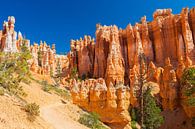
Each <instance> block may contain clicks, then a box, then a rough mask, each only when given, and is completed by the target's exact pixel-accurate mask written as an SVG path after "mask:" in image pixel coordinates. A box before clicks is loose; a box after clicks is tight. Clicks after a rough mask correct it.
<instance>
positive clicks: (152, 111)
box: [143, 89, 164, 129]
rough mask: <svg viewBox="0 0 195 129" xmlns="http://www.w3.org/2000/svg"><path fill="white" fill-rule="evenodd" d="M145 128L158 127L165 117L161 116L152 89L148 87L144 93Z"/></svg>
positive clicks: (153, 128) (155, 128) (154, 128)
mask: <svg viewBox="0 0 195 129" xmlns="http://www.w3.org/2000/svg"><path fill="white" fill-rule="evenodd" d="M143 96H144V108H143V109H144V122H143V123H144V128H146V129H157V128H159V127H160V126H161V124H162V123H163V121H164V119H163V117H162V116H161V114H160V113H161V110H160V108H159V107H158V106H157V105H156V102H155V99H154V97H153V96H152V95H151V90H150V89H147V90H146V91H145V92H144V94H143Z"/></svg>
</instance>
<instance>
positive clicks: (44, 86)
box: [40, 80, 52, 92]
mask: <svg viewBox="0 0 195 129" xmlns="http://www.w3.org/2000/svg"><path fill="white" fill-rule="evenodd" d="M40 84H41V85H42V90H43V91H45V92H50V91H51V90H52V86H51V85H49V84H48V82H47V81H45V80H44V81H42V82H41V83H40Z"/></svg>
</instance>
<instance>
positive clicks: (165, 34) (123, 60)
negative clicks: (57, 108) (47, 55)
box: [70, 8, 195, 123]
mask: <svg viewBox="0 0 195 129" xmlns="http://www.w3.org/2000/svg"><path fill="white" fill-rule="evenodd" d="M153 18H154V20H153V21H151V22H147V21H146V17H143V18H142V19H141V23H136V24H135V26H132V25H130V24H129V25H128V26H127V27H126V28H125V29H120V30H118V27H117V26H115V25H114V26H101V25H99V24H98V25H97V30H96V43H95V44H93V45H92V46H91V48H92V50H91V51H93V52H94V53H95V54H94V55H93V54H92V55H93V56H87V55H89V54H86V53H85V52H86V51H88V53H89V49H88V50H86V51H85V52H83V54H82V52H81V55H80V56H78V58H80V59H79V61H78V60H77V61H75V60H76V58H75V57H74V58H72V57H71V56H70V65H71V67H73V65H74V66H79V63H82V62H84V63H83V64H85V67H84V66H82V67H84V68H83V70H82V73H84V72H87V71H89V67H92V68H90V69H93V75H92V76H93V77H95V78H104V79H105V83H106V86H105V84H102V86H100V85H99V84H98V85H96V84H94V82H96V81H97V80H93V83H90V87H93V90H92V89H88V90H85V88H84V91H83V92H82V93H83V94H84V93H86V94H90V95H89V96H90V97H91V98H90V99H89V97H87V96H84V97H83V101H84V102H82V103H83V104H82V103H81V102H80V101H82V100H78V99H75V100H77V101H75V103H77V104H80V106H81V107H84V108H85V109H87V110H89V111H97V112H98V113H99V114H101V116H102V117H104V118H106V116H107V114H104V113H102V112H100V111H98V109H97V108H100V109H101V107H100V105H105V103H107V107H106V108H105V110H109V111H112V110H113V109H115V108H116V107H117V109H118V108H119V107H120V106H119V105H123V102H120V101H119V100H120V99H119V98H120V97H119V96H120V95H119V94H118V92H117V89H116V87H117V86H116V84H118V83H119V82H121V83H125V85H129V87H130V90H129V93H128V95H129V96H130V97H129V102H126V103H128V104H130V105H131V106H133V107H136V106H139V102H138V101H137V100H138V97H139V91H140V87H139V85H138V83H139V77H140V75H139V72H140V70H145V69H143V68H142V69H140V64H139V63H140V58H139V55H142V54H144V55H145V59H146V60H145V62H146V66H148V67H146V68H147V69H146V71H145V72H146V75H144V76H145V77H146V78H147V79H146V80H147V81H148V82H149V84H147V85H145V86H144V87H147V86H149V87H152V88H153V89H154V94H158V92H159V95H158V97H160V98H161V102H160V103H161V104H162V107H163V109H164V110H174V109H175V108H177V107H178V106H182V107H183V108H184V110H185V111H186V113H187V114H189V117H190V118H192V117H193V116H194V111H191V112H190V109H189V108H188V106H186V105H183V104H182V102H180V101H179V100H182V101H183V100H184V99H185V98H182V97H181V96H180V94H181V92H180V87H181V85H180V83H179V82H180V79H181V76H182V72H183V70H184V69H185V68H186V67H192V65H194V64H195V52H194V51H195V46H194V44H195V9H194V8H193V9H191V10H190V11H189V10H188V8H184V9H183V10H182V11H181V13H180V14H178V15H174V14H172V10H171V9H162V10H161V9H159V10H156V11H155V12H154V13H153ZM71 46H72V43H71ZM73 46H75V45H73ZM71 48H72V47H71ZM74 49H75V47H74ZM71 51H72V50H71ZM93 52H92V53H93ZM72 53H74V52H73V51H72ZM90 53H91V52H90ZM73 55H74V54H73ZM90 55H91V54H90ZM82 56H83V57H86V58H82ZM71 62H73V63H71ZM79 67H80V66H79ZM87 85H88V84H87ZM151 85H153V86H151ZM88 86H89V85H88ZM96 86H97V88H95V87H96ZM122 91H123V90H122V89H121V91H120V92H122ZM74 95H76V94H74ZM99 96H102V98H101V103H100V97H99ZM75 97H76V96H75ZM106 98H107V99H106ZM108 99H109V100H108ZM123 99H124V98H121V100H123ZM91 100H92V101H94V103H93V104H90V105H89V104H88V103H92V102H90V101H91ZM105 101H106V102H105ZM108 105H109V106H108ZM91 107H93V109H94V110H93V109H91ZM123 107H124V106H123ZM103 112H104V111H103ZM108 115H110V116H111V118H112V116H113V115H112V114H108ZM115 119H117V118H115ZM103 121H107V122H108V123H112V122H111V121H109V120H107V119H103ZM113 121H114V120H113ZM117 121H119V120H117Z"/></svg>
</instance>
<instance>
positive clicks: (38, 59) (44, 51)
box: [30, 41, 69, 76]
mask: <svg viewBox="0 0 195 129" xmlns="http://www.w3.org/2000/svg"><path fill="white" fill-rule="evenodd" d="M30 52H31V54H32V59H31V60H30V69H31V71H33V72H35V73H38V74H42V75H50V76H55V75H56V74H59V73H58V72H57V71H58V70H59V72H63V71H65V70H66V69H68V68H69V59H68V57H67V56H65V55H58V54H56V50H55V45H54V44H53V45H52V47H50V46H49V45H47V43H46V42H42V41H41V42H40V45H38V44H37V43H34V45H31V46H30Z"/></svg>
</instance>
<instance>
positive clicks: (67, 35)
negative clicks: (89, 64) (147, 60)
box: [0, 0, 195, 53]
mask: <svg viewBox="0 0 195 129" xmlns="http://www.w3.org/2000/svg"><path fill="white" fill-rule="evenodd" d="M193 6H195V0H3V1H1V7H0V24H1V28H2V23H3V21H4V20H7V17H8V16H10V15H11V16H15V18H16V31H21V32H22V33H23V34H25V36H26V37H27V38H28V39H30V40H31V43H33V42H34V41H35V42H39V41H40V40H43V41H46V42H47V43H50V44H52V43H55V44H56V49H57V52H58V53H62V52H65V51H69V49H70V44H69V42H70V39H79V38H80V37H83V35H85V34H87V35H91V36H93V37H94V36H95V29H96V23H101V24H102V25H112V24H116V25H117V26H119V27H121V28H125V27H126V26H127V24H128V23H131V24H134V23H135V22H139V21H140V18H141V17H142V16H144V15H146V16H147V20H148V21H151V20H152V14H153V12H154V11H155V10H156V9H157V8H172V9H173V13H180V11H181V9H182V7H189V8H191V7H193Z"/></svg>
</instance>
